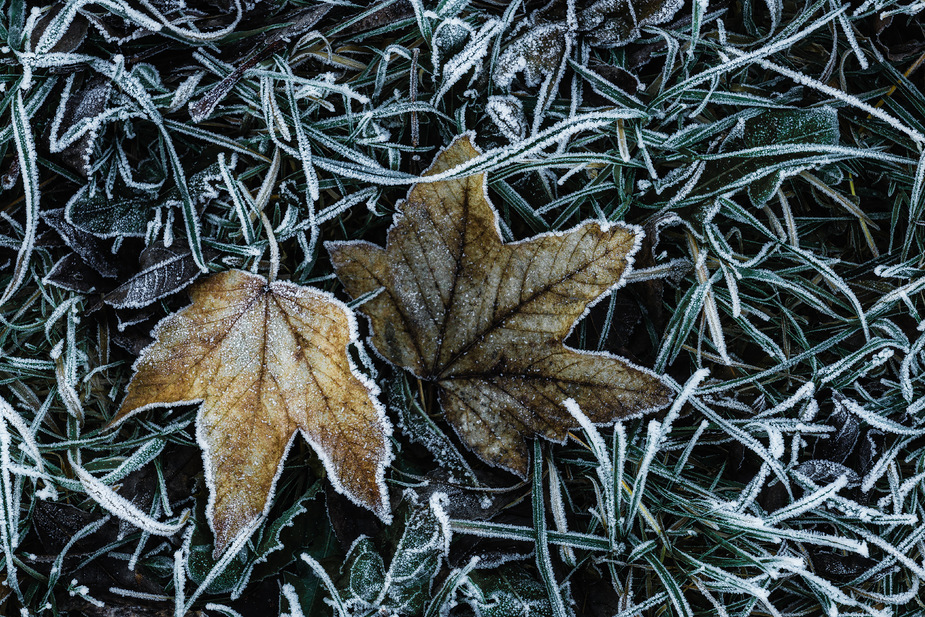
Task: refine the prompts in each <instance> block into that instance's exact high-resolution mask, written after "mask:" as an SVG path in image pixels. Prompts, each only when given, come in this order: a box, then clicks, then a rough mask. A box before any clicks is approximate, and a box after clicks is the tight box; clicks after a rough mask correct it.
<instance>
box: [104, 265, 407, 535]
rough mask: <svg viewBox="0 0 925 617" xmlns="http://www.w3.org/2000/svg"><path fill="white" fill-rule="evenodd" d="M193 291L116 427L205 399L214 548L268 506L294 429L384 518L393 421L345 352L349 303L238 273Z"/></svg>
mask: <svg viewBox="0 0 925 617" xmlns="http://www.w3.org/2000/svg"><path fill="white" fill-rule="evenodd" d="M190 295H191V296H192V300H193V303H192V304H191V305H190V306H188V307H186V308H185V309H183V310H181V311H179V312H178V313H175V314H173V315H170V316H168V317H167V318H165V319H164V320H163V321H162V322H161V323H160V324H158V326H157V328H155V330H154V335H155V341H154V343H152V344H151V345H150V346H149V347H148V348H147V349H145V350H144V352H143V353H142V355H141V357H140V358H139V359H138V361H137V362H136V364H135V371H136V372H135V375H134V376H133V378H132V380H131V382H130V383H129V386H128V394H127V396H126V398H125V401H124V402H123V403H122V407H121V409H120V410H119V413H118V414H117V416H116V418H115V419H114V422H120V421H122V420H123V419H124V418H126V417H127V416H129V415H130V414H132V413H134V412H136V411H139V410H141V409H144V408H148V407H153V406H161V405H169V404H173V403H179V402H197V401H201V402H202V408H201V410H200V412H199V417H198V421H197V435H198V438H199V442H200V445H201V446H202V448H203V451H204V453H203V458H204V461H205V468H206V479H207V482H208V485H209V491H210V498H209V506H208V508H207V514H208V516H209V523H210V525H211V527H212V529H213V531H214V532H215V547H216V551H217V552H220V551H221V550H222V549H224V547H225V546H226V545H227V544H228V542H229V541H230V540H232V539H233V538H234V537H235V536H237V535H238V534H239V533H241V532H243V531H245V530H246V529H248V528H249V527H250V526H251V525H252V523H254V521H256V520H257V519H258V518H259V517H260V516H261V514H263V513H264V512H266V510H267V508H268V507H269V502H270V496H271V494H272V492H273V487H274V484H275V481H276V478H277V474H278V470H279V469H280V468H281V466H282V462H283V459H284V458H285V456H286V452H287V450H288V449H289V446H290V444H291V443H292V440H293V437H294V435H295V433H296V431H300V432H301V433H302V435H303V436H304V437H305V438H306V439H307V440H308V442H309V443H310V444H311V445H312V447H313V448H314V449H315V451H316V452H317V453H318V455H319V456H320V458H321V460H322V461H323V463H324V465H325V468H326V469H327V471H328V474H329V476H330V479H331V481H332V482H333V484H334V486H335V488H337V489H338V490H339V491H341V492H343V493H344V494H346V495H347V496H348V497H350V499H351V500H353V501H354V502H356V503H358V504H360V505H363V506H365V507H367V508H369V509H370V510H372V511H374V512H375V513H376V514H378V515H379V516H380V517H382V518H383V519H385V520H388V519H389V518H390V515H389V509H388V501H387V495H386V489H385V485H384V482H383V476H384V473H385V466H386V464H387V463H388V461H389V458H390V451H389V445H388V441H387V437H388V435H389V433H390V432H391V427H390V426H389V424H388V421H387V420H386V418H385V416H384V413H383V410H382V407H381V405H380V404H379V403H378V402H377V400H376V399H375V396H376V395H377V394H378V388H376V386H375V385H374V384H373V383H372V382H370V381H369V380H367V379H365V378H364V377H363V376H362V375H361V374H360V373H358V372H357V370H356V369H355V367H354V366H353V363H352V362H351V360H350V358H349V356H348V355H347V346H348V345H349V344H351V343H354V342H355V341H356V328H355V323H354V318H353V315H352V314H351V313H350V311H349V309H348V308H347V307H346V306H344V305H343V304H342V303H340V302H338V301H337V300H335V299H334V298H333V297H331V296H329V295H328V294H326V293H323V292H320V291H317V290H315V289H311V288H307V287H299V286H297V285H293V284H292V283H288V282H273V283H268V282H267V280H266V279H264V278H263V277H260V276H256V275H253V274H249V273H246V272H242V271H240V270H232V271H229V272H224V273H221V274H216V275H214V276H211V277H209V278H207V279H204V280H202V281H200V282H198V283H197V284H195V285H194V286H193V287H192V288H191V289H190Z"/></svg>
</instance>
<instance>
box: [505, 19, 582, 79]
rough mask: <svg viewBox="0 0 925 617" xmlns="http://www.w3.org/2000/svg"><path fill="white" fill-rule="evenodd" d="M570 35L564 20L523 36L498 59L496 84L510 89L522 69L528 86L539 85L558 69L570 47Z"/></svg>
mask: <svg viewBox="0 0 925 617" xmlns="http://www.w3.org/2000/svg"><path fill="white" fill-rule="evenodd" d="M567 34H568V27H567V26H566V25H565V24H564V23H546V24H539V25H537V26H536V27H535V28H533V29H531V30H530V31H529V32H527V33H526V34H524V35H522V36H521V37H520V38H518V39H517V40H515V41H514V42H512V43H511V44H510V45H509V46H508V48H507V49H505V50H504V53H502V54H501V56H500V57H499V58H498V64H497V69H496V70H495V74H494V80H495V84H497V85H498V86H499V87H501V88H509V87H510V86H511V82H512V81H513V80H514V77H515V76H516V75H517V73H520V72H521V71H523V74H524V81H525V82H526V83H527V85H528V86H531V87H535V86H538V85H540V83H542V82H543V80H544V79H546V78H547V77H548V76H550V75H552V74H554V73H555V72H556V71H558V70H559V65H561V64H562V58H563V56H564V55H565V54H566V51H567V49H568V42H567Z"/></svg>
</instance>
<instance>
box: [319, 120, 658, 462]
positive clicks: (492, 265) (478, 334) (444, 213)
mask: <svg viewBox="0 0 925 617" xmlns="http://www.w3.org/2000/svg"><path fill="white" fill-rule="evenodd" d="M477 155H478V151H477V150H476V149H475V148H474V147H473V146H472V144H471V142H470V139H469V137H468V136H463V137H460V138H458V139H457V140H456V141H455V142H453V144H452V145H451V146H450V147H448V148H447V149H446V150H444V151H443V152H442V153H441V154H440V155H439V156H438V157H437V158H436V160H435V161H434V164H433V166H432V167H431V168H430V170H429V171H428V172H427V174H425V175H433V174H438V173H440V172H443V171H446V170H448V169H450V168H453V167H455V166H456V165H459V164H462V163H464V162H466V161H468V160H470V159H472V158H474V157H476V156H477ZM640 236H641V231H640V230H639V229H638V228H636V227H631V226H628V225H623V224H613V223H606V222H597V221H595V222H586V223H584V224H582V225H579V226H578V227H575V228H574V229H571V230H569V231H565V232H562V233H547V234H541V235H538V236H535V237H533V238H529V239H527V240H523V241H521V242H514V243H508V244H505V243H504V242H502V239H501V236H500V233H499V230H498V215H497V212H496V211H495V209H494V208H493V207H492V205H491V204H490V203H489V201H488V198H487V194H486V182H485V176H484V174H473V175H471V176H468V177H466V178H462V179H458V180H442V181H436V182H421V183H419V184H417V185H416V186H414V187H413V188H412V189H411V191H410V192H409V194H408V199H407V201H405V202H404V203H402V204H401V205H400V207H399V214H398V215H396V217H395V222H394V224H393V226H392V227H391V229H389V233H388V239H387V243H386V247H385V248H384V249H383V248H381V247H378V246H376V245H374V244H370V243H369V242H330V243H328V244H327V249H328V251H329V252H330V254H331V259H332V262H333V264H334V268H335V271H336V273H337V276H338V278H339V279H340V280H341V282H342V283H343V285H344V286H345V287H346V288H347V291H348V292H349V293H350V295H351V296H353V297H354V298H359V297H360V296H363V295H364V294H370V293H373V292H376V291H377V290H379V289H382V291H381V292H380V293H378V294H377V295H375V296H374V297H372V298H371V299H369V300H367V301H366V302H365V304H363V305H362V306H361V307H360V310H361V311H362V312H363V313H364V314H365V315H366V316H367V317H368V318H369V320H370V323H371V326H372V332H373V334H372V343H373V346H374V347H375V349H376V350H377V351H378V353H379V354H380V355H381V356H382V357H384V358H385V359H386V360H387V361H389V362H390V363H392V364H394V365H397V366H401V367H404V368H406V369H408V370H410V371H411V372H412V373H414V375H416V376H417V377H418V378H420V379H423V380H428V381H432V382H435V383H436V384H437V386H438V387H439V395H440V403H441V405H442V407H443V410H444V413H445V415H446V417H447V419H448V420H449V422H450V423H451V424H452V425H453V427H454V428H455V430H456V432H457V433H458V434H459V436H460V437H461V438H462V440H463V441H464V442H465V443H466V444H468V446H469V447H470V448H472V449H473V450H474V451H475V452H476V454H478V455H479V456H480V457H481V458H482V459H484V460H485V461H487V462H489V463H491V464H494V465H498V466H500V467H504V468H507V469H509V470H511V471H513V472H514V473H516V474H518V475H520V476H521V477H525V476H526V474H527V468H528V467H527V462H528V452H527V444H526V438H527V437H531V436H535V435H541V436H543V437H546V438H547V439H551V440H555V441H559V442H562V441H564V440H565V437H566V433H567V431H568V429H570V428H573V427H575V426H576V424H575V420H574V419H573V418H572V417H571V415H570V414H569V413H568V411H567V410H566V409H565V408H564V407H563V405H562V402H563V401H564V400H565V399H568V398H573V399H575V400H576V401H577V402H578V404H579V405H580V406H581V408H582V410H583V411H584V412H585V414H587V415H588V417H589V418H591V419H592V420H593V421H594V422H597V423H607V422H613V421H615V420H619V419H623V418H628V417H633V416H638V415H640V414H642V413H645V412H647V411H651V410H654V409H657V408H659V407H663V406H664V405H666V404H667V403H668V402H669V396H670V391H669V390H668V388H667V387H666V385H665V384H664V383H662V381H661V380H660V379H659V377H658V376H656V375H655V374H654V373H652V372H650V371H647V370H645V369H642V368H639V367H636V366H634V365H632V364H631V363H629V362H628V361H626V360H624V359H622V358H618V357H616V356H613V355H610V354H606V353H592V352H587V351H579V350H575V349H571V348H569V347H566V346H565V345H564V343H563V341H564V340H565V339H566V337H567V336H568V334H569V332H571V330H572V328H573V327H574V324H575V322H576V320H578V319H579V318H580V317H582V315H583V314H584V312H585V311H586V310H587V308H588V306H589V305H591V304H594V303H595V302H597V301H598V300H600V299H601V298H602V297H604V296H606V295H607V294H609V293H610V292H611V291H613V290H614V289H615V288H616V287H619V286H620V284H621V280H622V277H623V275H624V274H625V272H626V270H627V269H628V268H629V267H630V265H631V263H632V255H633V253H634V252H636V250H637V248H638V246H639V239H640Z"/></svg>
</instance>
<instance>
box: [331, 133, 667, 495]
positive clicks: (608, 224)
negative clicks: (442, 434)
mask: <svg viewBox="0 0 925 617" xmlns="http://www.w3.org/2000/svg"><path fill="white" fill-rule="evenodd" d="M461 139H468V140H469V144H470V145H471V146H472V148H473V149H474V150H475V151H476V152H478V153H479V155H481V154H482V151H481V150H480V149H479V147H478V146H477V145H476V144H475V131H474V130H469V131H466V132H464V133H461V134H460V135H457V136H456V137H455V138H454V139H453V141H451V142H450V143H449V144H448V145H447V146H445V147H444V148H443V149H441V150H440V151H439V152H438V153H437V154H435V155H434V159H433V162H431V164H430V166H429V167H428V168H427V169H426V170H424V172H422V174H421V179H422V180H423V179H424V177H425V176H426V174H427V173H428V172H430V170H431V169H433V167H434V164H435V163H436V161H437V159H439V158H440V156H441V155H442V154H443V153H444V152H446V151H447V150H449V149H450V148H452V147H453V146H454V145H455V144H456V142H457V141H459V140H461ZM456 167H459V166H458V165H457V166H456ZM451 169H455V167H454V168H451ZM478 173H479V174H481V175H483V176H486V178H485V179H484V180H483V182H482V196H483V197H484V198H485V202H486V203H487V204H488V207H489V209H490V210H491V212H492V214H493V215H494V225H495V232H496V233H497V234H498V238H499V239H500V241H501V243H502V244H504V245H507V246H516V245H518V244H524V243H526V242H532V241H534V240H536V239H538V238H543V237H547V236H564V235H566V234H569V233H573V232H575V231H577V230H578V229H580V228H581V227H584V226H586V225H598V226H599V227H600V229H601V231H602V232H607V231H609V230H610V229H611V228H613V227H622V228H623V229H625V230H627V231H631V232H632V233H633V234H634V236H635V240H634V242H633V246H632V247H631V248H630V249H629V250H628V251H627V253H626V257H625V259H626V267H625V268H624V269H623V273H622V274H621V275H620V278H619V279H617V281H616V282H615V283H614V284H613V285H611V286H610V287H608V288H607V289H605V290H604V291H603V292H601V294H600V295H599V296H598V297H597V298H594V299H593V300H591V301H590V302H589V303H588V304H587V305H586V306H585V310H584V311H583V312H582V313H581V315H579V316H578V317H577V318H576V319H575V321H574V322H573V323H572V327H571V328H569V330H568V332H567V333H566V335H565V336H564V337H563V338H562V340H563V341H565V340H566V339H568V337H570V336H571V335H572V332H573V331H574V330H575V328H576V327H578V324H579V323H581V320H582V319H584V318H585V317H587V315H588V313H589V312H590V311H591V309H592V308H593V307H594V306H595V305H597V303H598V302H600V301H601V300H603V299H604V298H606V297H608V296H609V295H611V294H612V293H614V292H615V291H617V290H618V289H620V288H621V287H623V286H624V285H626V284H627V283H628V282H629V281H628V280H627V277H628V276H629V274H630V273H631V272H632V271H633V264H634V263H635V255H636V253H637V252H638V251H639V249H640V248H641V247H642V241H643V239H644V238H645V235H646V232H645V230H644V229H643V228H642V227H641V226H639V225H635V224H633V223H626V222H623V221H607V220H588V221H584V222H582V223H579V224H578V225H575V226H574V227H571V228H569V229H566V230H564V231H547V232H543V233H540V234H537V235H535V236H530V237H529V238H524V239H522V240H516V241H514V242H505V241H504V236H503V235H502V234H501V225H500V220H501V219H500V216H499V214H498V209H497V208H495V205H494V203H492V201H491V199H489V197H488V180H487V172H478ZM471 175H476V174H471ZM464 178H468V176H464ZM461 179H463V178H454V180H461ZM424 181H425V182H426V180H424ZM431 181H432V182H433V181H434V180H431ZM419 184H421V180H419V181H418V182H416V183H415V184H413V185H411V188H409V189H408V195H407V197H405V199H404V200H402V201H399V202H398V203H396V204H395V206H396V208H395V214H394V215H393V216H392V224H391V225H390V226H389V228H388V229H387V230H386V245H385V246H384V247H383V246H379V245H378V244H375V243H373V242H369V241H368V240H346V241H330V240H329V241H327V242H325V243H324V247H325V249H326V250H327V251H328V252H329V253H330V251H331V248H332V247H340V246H359V245H368V246H370V247H373V248H375V249H376V250H380V251H385V250H386V249H387V248H388V245H389V240H390V237H391V235H392V230H393V229H395V228H396V227H397V226H398V225H399V224H400V223H401V221H402V220H403V219H404V214H403V213H402V205H403V204H404V203H405V202H407V201H408V199H409V198H410V197H411V193H412V192H413V191H414V189H415V188H417V186H418V185H419ZM380 289H383V288H380ZM325 293H327V292H325ZM366 320H367V322H368V323H369V333H370V334H369V337H367V339H366V342H367V343H368V345H369V348H370V349H372V350H373V352H374V353H375V354H376V356H378V357H379V358H380V359H381V360H382V361H383V362H385V363H386V364H388V365H389V366H393V367H395V368H398V369H401V370H405V371H408V372H409V373H411V374H412V375H414V376H415V377H417V378H419V379H423V377H422V376H421V375H418V374H417V373H415V372H414V371H413V370H410V369H408V368H406V367H403V366H398V365H396V364H394V363H393V362H391V361H390V360H389V359H388V358H386V357H385V356H383V355H382V353H380V351H379V350H378V349H377V348H376V346H375V345H374V344H373V338H374V337H375V334H376V333H375V331H374V329H373V323H372V319H370V318H369V317H366ZM353 327H354V325H353V322H352V321H351V328H353ZM562 347H564V348H565V349H566V350H568V351H573V352H575V353H579V354H583V355H590V356H597V357H600V358H607V359H610V360H619V361H620V362H622V363H623V364H625V365H626V366H627V367H629V368H631V369H635V370H637V371H639V372H641V373H645V374H647V375H649V376H650V377H654V378H655V379H656V380H658V381H660V382H661V383H662V384H664V385H665V386H666V388H667V389H675V388H674V384H673V382H672V381H670V380H666V379H664V378H663V376H661V375H659V374H658V373H656V372H655V371H653V370H652V369H648V368H645V367H642V366H639V365H637V364H636V363H635V362H631V361H630V360H629V359H627V358H624V357H623V356H618V355H616V354H612V353H609V352H606V351H590V350H587V349H575V348H574V347H569V346H568V345H566V344H565V343H564V342H563V343H562ZM377 402H378V401H377ZM442 406H443V404H442V401H441V408H442ZM667 406H668V405H667V404H666V405H653V406H652V407H645V408H642V409H640V410H638V411H637V412H636V413H633V414H629V415H626V416H622V417H620V418H615V419H614V420H613V421H611V422H601V423H598V424H596V425H595V426H612V425H613V424H614V423H616V422H622V421H624V420H633V419H635V418H640V417H642V416H644V415H646V414H648V413H651V412H653V411H657V410H659V409H664V408H665V407H667ZM444 413H445V412H444ZM449 424H450V426H452V427H453V431H454V432H455V433H456V435H457V436H458V437H459V438H460V439H461V440H462V442H463V443H464V444H466V447H467V449H468V450H469V451H470V452H472V453H473V454H475V455H476V457H478V458H479V460H481V461H483V462H485V463H486V464H488V465H489V466H491V467H497V468H500V469H504V470H506V471H509V472H511V473H513V474H514V475H515V476H517V477H519V478H525V476H521V475H520V474H519V473H518V472H516V471H515V470H514V469H512V468H510V467H508V466H506V465H504V464H502V463H495V462H490V461H487V460H485V459H484V458H482V457H481V456H480V455H479V454H478V452H476V451H475V450H473V449H472V448H471V447H469V445H468V442H467V441H466V440H465V439H464V438H463V436H462V435H460V434H459V431H458V430H457V428H456V426H455V424H453V423H452V422H450V423H449ZM536 436H537V437H542V438H543V439H546V440H547V441H551V442H553V443H558V444H564V443H565V442H566V440H567V439H568V437H563V438H562V440H556V439H550V438H549V437H547V436H545V435H539V434H537V435H536ZM528 456H529V452H528ZM335 488H336V487H335Z"/></svg>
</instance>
